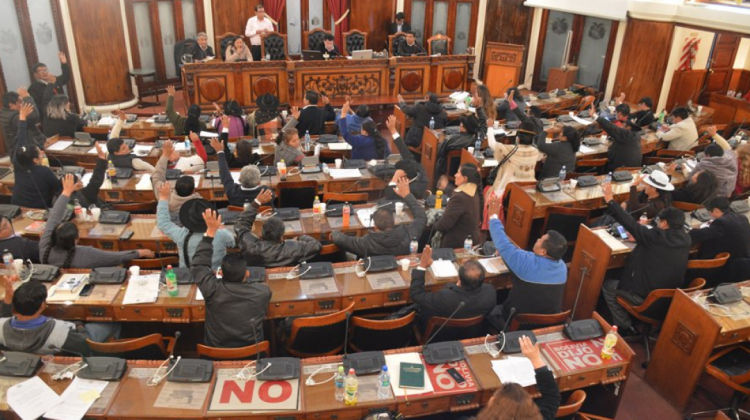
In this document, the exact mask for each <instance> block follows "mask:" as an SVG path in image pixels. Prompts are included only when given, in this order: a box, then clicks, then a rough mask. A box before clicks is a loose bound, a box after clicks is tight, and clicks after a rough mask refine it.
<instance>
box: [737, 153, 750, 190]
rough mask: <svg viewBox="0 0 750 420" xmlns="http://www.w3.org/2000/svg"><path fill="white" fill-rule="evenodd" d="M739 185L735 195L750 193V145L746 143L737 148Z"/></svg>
mask: <svg viewBox="0 0 750 420" xmlns="http://www.w3.org/2000/svg"><path fill="white" fill-rule="evenodd" d="M735 154H736V155H737V183H736V185H735V187H734V195H741V194H744V193H745V192H747V191H750V144H748V143H745V144H742V145H740V146H739V147H737V150H736V151H735Z"/></svg>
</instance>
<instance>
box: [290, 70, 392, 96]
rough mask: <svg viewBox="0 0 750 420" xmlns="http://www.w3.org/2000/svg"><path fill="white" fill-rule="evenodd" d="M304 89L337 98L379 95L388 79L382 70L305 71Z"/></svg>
mask: <svg viewBox="0 0 750 420" xmlns="http://www.w3.org/2000/svg"><path fill="white" fill-rule="evenodd" d="M301 81H302V90H304V91H307V90H314V91H317V92H322V93H323V94H324V95H326V96H328V97H331V98H335V97H341V96H346V95H350V96H361V95H368V96H377V95H378V94H379V92H380V90H381V88H382V86H383V84H384V83H387V81H386V80H383V79H382V77H381V72H380V71H369V72H367V71H365V72H357V73H350V72H340V73H332V72H324V73H322V72H321V73H305V74H304V75H303V76H302V79H301Z"/></svg>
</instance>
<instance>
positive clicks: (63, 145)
mask: <svg viewBox="0 0 750 420" xmlns="http://www.w3.org/2000/svg"><path fill="white" fill-rule="evenodd" d="M72 144H73V142H72V141H67V140H60V141H56V142H55V144H53V145H52V146H50V147H48V148H47V151H50V150H55V151H58V152H59V151H62V150H65V149H67V148H68V147H70V146H71V145H72Z"/></svg>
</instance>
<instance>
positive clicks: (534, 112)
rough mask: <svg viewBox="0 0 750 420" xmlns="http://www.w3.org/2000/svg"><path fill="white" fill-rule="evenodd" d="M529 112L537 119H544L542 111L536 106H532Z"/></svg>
mask: <svg viewBox="0 0 750 420" xmlns="http://www.w3.org/2000/svg"><path fill="white" fill-rule="evenodd" d="M529 112H530V113H531V115H533V116H535V117H537V118H541V117H542V110H541V109H540V108H539V107H538V106H536V105H531V106H530V107H529Z"/></svg>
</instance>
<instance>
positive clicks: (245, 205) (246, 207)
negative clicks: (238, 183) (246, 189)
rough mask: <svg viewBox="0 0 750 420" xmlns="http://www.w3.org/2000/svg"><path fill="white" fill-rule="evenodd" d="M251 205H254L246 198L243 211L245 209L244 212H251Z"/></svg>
mask: <svg viewBox="0 0 750 420" xmlns="http://www.w3.org/2000/svg"><path fill="white" fill-rule="evenodd" d="M251 205H252V204H250V200H248V199H247V198H246V199H245V204H243V205H242V209H243V210H245V211H248V210H250V206H251Z"/></svg>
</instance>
